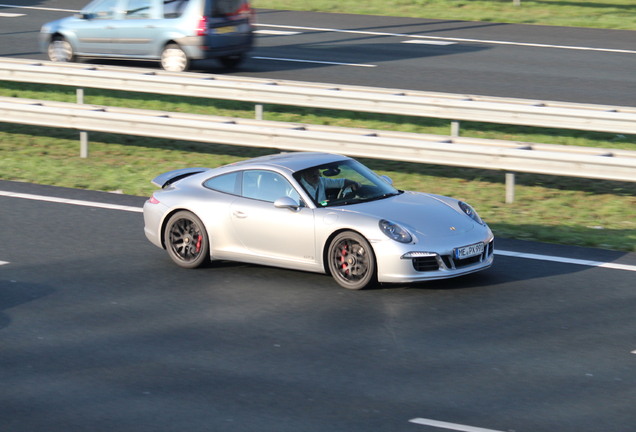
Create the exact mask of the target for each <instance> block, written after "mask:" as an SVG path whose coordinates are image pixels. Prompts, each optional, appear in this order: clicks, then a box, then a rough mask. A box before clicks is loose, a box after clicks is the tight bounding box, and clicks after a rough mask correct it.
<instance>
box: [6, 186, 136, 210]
mask: <svg viewBox="0 0 636 432" xmlns="http://www.w3.org/2000/svg"><path fill="white" fill-rule="evenodd" d="M0 196H5V197H10V198H24V199H29V200H35V201H46V202H52V203H59V204H72V205H78V206H84V207H97V208H103V209H109V210H121V211H128V212H135V213H141V212H142V211H143V209H142V208H141V207H131V206H124V205H118V204H106V203H100V202H95V201H82V200H74V199H68V198H58V197H50V196H45V195H32V194H24V193H16V192H7V191H0Z"/></svg>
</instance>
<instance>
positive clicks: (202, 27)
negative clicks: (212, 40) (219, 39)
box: [197, 17, 208, 36]
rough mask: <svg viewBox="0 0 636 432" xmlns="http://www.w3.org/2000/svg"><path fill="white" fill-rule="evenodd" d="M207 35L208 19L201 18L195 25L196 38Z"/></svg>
mask: <svg viewBox="0 0 636 432" xmlns="http://www.w3.org/2000/svg"><path fill="white" fill-rule="evenodd" d="M206 34H208V17H201V19H200V20H199V24H197V36H205V35H206Z"/></svg>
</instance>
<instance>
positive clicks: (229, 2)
mask: <svg viewBox="0 0 636 432" xmlns="http://www.w3.org/2000/svg"><path fill="white" fill-rule="evenodd" d="M245 9H249V2H248V1H246V0H207V2H206V5H205V12H206V13H205V14H206V16H211V17H214V18H216V17H224V16H228V15H236V14H238V13H239V12H241V11H245Z"/></svg>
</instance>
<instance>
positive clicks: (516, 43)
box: [256, 23, 636, 54]
mask: <svg viewBox="0 0 636 432" xmlns="http://www.w3.org/2000/svg"><path fill="white" fill-rule="evenodd" d="M256 25H257V26H261V27H272V28H288V29H293V30H303V31H322V32H332V33H349V34H361V35H367V36H389V37H400V38H412V39H414V40H415V39H429V40H440V41H452V42H470V43H481V44H489V45H513V46H523V47H535V48H555V49H568V50H583V51H602V52H611V53H622V54H636V51H634V50H625V49H612V48H594V47H584V46H571V45H550V44H537V43H529V42H512V41H501V40H488V39H467V38H456V37H443V36H423V35H412V34H405V33H387V32H372V31H362V30H341V29H333V28H323V27H302V26H291V25H277V24H264V23H260V24H256Z"/></svg>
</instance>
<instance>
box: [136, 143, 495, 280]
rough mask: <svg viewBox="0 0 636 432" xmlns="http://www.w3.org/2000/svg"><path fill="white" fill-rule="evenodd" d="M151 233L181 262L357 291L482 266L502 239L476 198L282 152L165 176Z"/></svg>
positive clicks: (150, 211) (148, 227)
mask: <svg viewBox="0 0 636 432" xmlns="http://www.w3.org/2000/svg"><path fill="white" fill-rule="evenodd" d="M152 182H153V184H155V185H157V186H158V187H160V188H161V190H158V191H156V192H155V193H154V194H153V195H152V197H151V198H150V199H149V200H147V201H146V203H145V205H144V222H145V233H146V236H147V237H148V239H149V240H150V241H151V242H152V243H153V244H155V245H156V246H158V247H160V248H163V249H166V250H167V251H168V255H169V256H170V258H171V259H172V260H173V261H174V262H175V263H176V264H177V265H179V266H181V267H186V268H194V267H198V266H200V265H202V264H204V263H206V262H207V261H209V260H231V261H241V262H246V263H254V264H261V265H269V266H277V267H285V268H292V269H296V270H304V271H311V272H320V273H328V274H331V275H332V276H333V278H334V279H335V280H336V282H337V283H338V284H340V285H341V286H343V287H344V288H348V289H361V288H364V287H367V286H369V285H371V284H374V283H375V282H391V283H404V282H415V281H425V280H431V279H444V278H451V277H455V276H460V275H464V274H467V273H472V272H476V271H479V270H483V269H486V268H488V267H490V266H491V265H492V263H493V252H494V249H493V248H494V237H493V234H492V232H491V231H490V229H489V228H488V226H487V225H486V223H484V221H482V220H481V218H480V217H479V216H478V215H477V213H476V212H475V210H473V208H472V207H470V206H469V205H468V204H466V203H464V202H462V201H458V200H456V199H453V198H448V197H444V196H439V195H432V194H428V193H421V192H405V191H401V190H398V189H395V188H394V187H393V186H392V184H391V183H392V182H391V180H390V179H389V178H388V177H384V176H382V177H381V176H378V175H377V174H375V173H374V172H373V171H371V170H370V169H369V168H367V167H366V166H364V165H362V164H361V163H360V162H358V161H356V160H354V159H351V158H349V157H346V156H342V155H335V154H327V153H310V152H307V153H304V152H301V153H281V154H277V155H270V156H263V157H259V158H255V159H250V160H246V161H242V162H238V163H234V164H230V165H226V166H223V167H220V168H214V169H208V168H185V169H180V170H176V171H171V172H167V173H164V174H161V175H160V176H158V177H157V178H155V179H154V180H153V181H152Z"/></svg>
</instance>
